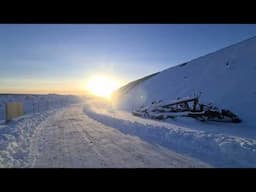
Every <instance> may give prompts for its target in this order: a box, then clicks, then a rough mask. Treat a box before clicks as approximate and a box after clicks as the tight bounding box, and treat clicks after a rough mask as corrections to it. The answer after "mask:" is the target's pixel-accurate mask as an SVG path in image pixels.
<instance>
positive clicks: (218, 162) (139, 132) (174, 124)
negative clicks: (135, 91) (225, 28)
mask: <svg viewBox="0 0 256 192" xmlns="http://www.w3.org/2000/svg"><path fill="white" fill-rule="evenodd" d="M97 103H98V104H97ZM99 106H101V107H99ZM84 112H85V113H86V114H87V115H88V116H89V117H91V118H93V119H94V120H96V121H98V122H102V123H103V124H105V125H107V126H110V127H113V128H116V129H118V130H120V131H121V132H123V133H125V134H129V135H133V136H138V137H140V138H141V139H143V140H145V141H147V142H149V143H154V144H158V145H161V146H164V147H166V148H168V149H170V150H173V151H176V152H178V153H181V154H183V155H186V156H190V157H193V158H197V159H200V160H201V161H203V162H206V163H208V164H210V165H212V166H214V167H256V139H255V129H254V128H253V127H251V128H250V129H249V128H248V129H249V130H251V131H248V130H245V127H242V126H243V125H233V124H232V125H230V124H225V123H224V124H223V123H217V122H210V123H202V122H198V121H196V120H194V119H187V118H179V119H177V120H169V122H164V121H154V120H149V119H143V118H139V117H136V116H133V115H132V114H131V113H129V112H127V111H121V110H117V109H115V108H113V107H112V106H111V105H109V104H107V103H104V102H99V101H87V102H86V104H85V106H84ZM241 130H242V131H244V130H245V132H246V133H244V135H243V134H241ZM252 133H253V134H252Z"/></svg>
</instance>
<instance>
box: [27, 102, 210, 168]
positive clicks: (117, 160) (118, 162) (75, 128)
mask: <svg viewBox="0 0 256 192" xmlns="http://www.w3.org/2000/svg"><path fill="white" fill-rule="evenodd" d="M40 127H41V128H40V129H39V130H38V131H37V134H36V136H35V139H34V142H33V145H32V149H31V155H32V159H34V161H33V163H32V165H31V167H40V168H41V167H47V168H48V167H49V168H50V167H54V168H82V167H84V168H104V167H106V168H107V167H108V168H118V167H121V168H125V167H135V168H137V167H138V168H139V167H149V168H150V167H207V166H208V165H207V164H204V163H202V162H200V161H198V160H195V159H192V158H188V157H185V156H182V155H180V154H177V153H175V152H173V151H170V150H167V149H165V148H163V147H160V146H156V145H152V144H149V143H147V142H145V141H142V140H141V139H139V138H138V137H135V136H130V135H125V134H123V133H121V132H120V131H118V130H116V129H114V128H111V127H108V126H106V125H103V124H101V123H99V122H97V121H95V120H93V119H91V118H89V117H88V116H86V115H85V114H84V113H83V112H82V107H81V106H71V107H67V108H64V109H62V110H60V111H58V112H57V113H55V114H54V115H53V116H51V117H49V118H48V119H46V121H44V122H43V124H42V125H41V126H40Z"/></svg>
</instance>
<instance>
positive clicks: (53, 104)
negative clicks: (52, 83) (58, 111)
mask: <svg viewBox="0 0 256 192" xmlns="http://www.w3.org/2000/svg"><path fill="white" fill-rule="evenodd" d="M7 102H21V103H22V104H23V111H24V114H25V115H26V114H31V113H38V112H44V111H47V110H49V109H54V108H57V107H61V106H63V105H67V104H70V103H75V102H77V98H76V97H74V96H71V95H55V94H49V95H31V94H0V122H1V121H3V120H4V119H5V103H7Z"/></svg>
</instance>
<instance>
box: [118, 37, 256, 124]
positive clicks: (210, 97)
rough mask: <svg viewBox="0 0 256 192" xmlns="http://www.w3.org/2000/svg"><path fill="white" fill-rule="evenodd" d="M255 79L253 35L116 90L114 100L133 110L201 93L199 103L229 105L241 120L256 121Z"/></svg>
mask: <svg viewBox="0 0 256 192" xmlns="http://www.w3.org/2000/svg"><path fill="white" fill-rule="evenodd" d="M184 54H186V53H184ZM255 82H256V37H254V38H251V39H248V40H245V41H242V42H240V43H237V44H234V45H231V46H229V47H226V48H224V49H221V50H219V51H216V52H214V53H210V54H208V55H205V56H202V57H199V58H197V59H194V60H192V61H189V62H187V63H183V64H180V65H177V66H175V67H171V68H169V69H166V70H164V71H162V72H160V73H158V74H156V75H154V76H152V77H150V78H146V79H145V80H144V81H140V82H139V83H137V84H136V85H135V86H133V87H132V88H130V89H129V90H128V91H126V92H122V91H117V92H116V93H115V94H114V96H115V99H114V100H115V106H116V107H118V108H121V109H126V110H133V109H135V108H137V107H139V106H141V105H143V104H144V105H145V104H146V105H147V104H150V103H151V102H152V101H154V100H164V101H169V100H174V99H176V98H177V97H187V96H193V95H194V94H200V93H201V97H200V101H202V102H203V103H210V102H211V103H213V104H214V105H216V106H218V107H220V108H227V109H230V110H231V111H233V112H234V113H236V114H237V115H238V116H239V117H241V119H242V120H243V123H246V124H250V125H256V120H255V119H256V118H255V117H256V114H255V109H256V85H255ZM128 86H129V84H128ZM124 89H125V88H124V87H123V88H122V89H121V90H124Z"/></svg>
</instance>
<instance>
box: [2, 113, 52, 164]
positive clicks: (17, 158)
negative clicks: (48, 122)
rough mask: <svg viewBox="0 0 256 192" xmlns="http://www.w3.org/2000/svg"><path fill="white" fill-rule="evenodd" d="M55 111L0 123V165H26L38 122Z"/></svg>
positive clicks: (28, 161)
mask: <svg viewBox="0 0 256 192" xmlns="http://www.w3.org/2000/svg"><path fill="white" fill-rule="evenodd" d="M55 112H56V109H55V110H50V111H47V112H43V113H37V114H34V115H26V116H22V117H20V118H17V119H15V120H13V121H12V122H10V123H9V124H7V125H0V167H19V168H20V167H26V166H27V165H30V164H31V162H32V161H33V159H31V157H30V148H31V144H32V141H33V138H34V135H35V133H36V131H37V129H38V126H39V124H40V123H41V122H42V121H44V120H45V119H46V118H47V117H48V116H50V115H52V114H53V113H55Z"/></svg>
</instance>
